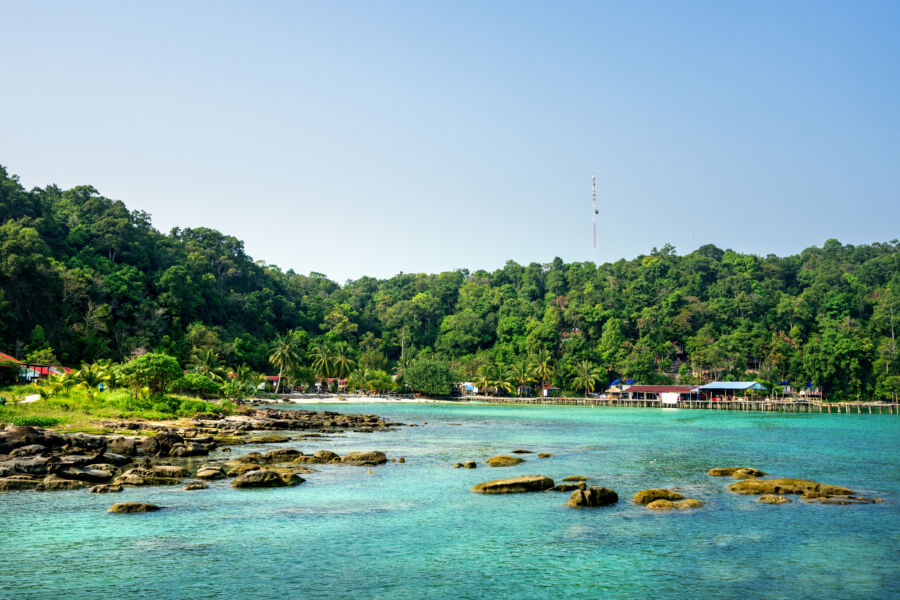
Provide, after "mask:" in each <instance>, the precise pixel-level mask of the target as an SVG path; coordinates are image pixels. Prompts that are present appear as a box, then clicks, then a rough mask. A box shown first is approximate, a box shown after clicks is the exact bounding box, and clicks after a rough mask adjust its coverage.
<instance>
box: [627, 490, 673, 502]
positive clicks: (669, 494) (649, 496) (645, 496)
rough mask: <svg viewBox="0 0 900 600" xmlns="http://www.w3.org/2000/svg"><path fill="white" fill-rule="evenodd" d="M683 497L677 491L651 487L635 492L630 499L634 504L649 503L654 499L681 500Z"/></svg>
mask: <svg viewBox="0 0 900 600" xmlns="http://www.w3.org/2000/svg"><path fill="white" fill-rule="evenodd" d="M682 498H684V495H683V494H679V493H678V492H673V491H672V490H666V489H661V488H652V489H649V490H641V491H639V492H638V493H637V494H635V495H634V498H632V499H631V501H632V502H634V503H635V504H645V505H646V504H650V503H651V502H654V501H655V500H668V501H673V500H681V499H682Z"/></svg>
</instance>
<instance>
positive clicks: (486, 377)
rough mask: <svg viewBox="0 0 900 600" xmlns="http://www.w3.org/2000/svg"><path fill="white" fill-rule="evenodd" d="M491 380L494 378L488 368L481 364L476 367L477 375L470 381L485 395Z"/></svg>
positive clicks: (491, 383)
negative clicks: (479, 366)
mask: <svg viewBox="0 0 900 600" xmlns="http://www.w3.org/2000/svg"><path fill="white" fill-rule="evenodd" d="M493 382H494V378H493V377H492V373H491V370H490V368H488V367H486V366H482V367H481V368H479V369H478V375H476V377H475V380H474V381H473V382H472V383H474V384H475V387H477V388H478V391H479V392H481V393H483V394H484V395H485V396H487V395H488V388H490V387H491V386H492V385H493Z"/></svg>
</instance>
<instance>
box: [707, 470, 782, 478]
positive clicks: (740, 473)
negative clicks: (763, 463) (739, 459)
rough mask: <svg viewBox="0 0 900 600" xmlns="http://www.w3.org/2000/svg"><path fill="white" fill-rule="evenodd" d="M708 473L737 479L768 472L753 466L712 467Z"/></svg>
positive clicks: (762, 474) (761, 475) (759, 475)
mask: <svg viewBox="0 0 900 600" xmlns="http://www.w3.org/2000/svg"><path fill="white" fill-rule="evenodd" d="M706 474H707V475H711V476H713V477H734V478H735V479H750V478H753V477H765V476H766V475H768V473H764V472H763V471H760V470H759V469H754V468H752V467H718V468H715V469H710V470H709V471H708V472H707V473H706Z"/></svg>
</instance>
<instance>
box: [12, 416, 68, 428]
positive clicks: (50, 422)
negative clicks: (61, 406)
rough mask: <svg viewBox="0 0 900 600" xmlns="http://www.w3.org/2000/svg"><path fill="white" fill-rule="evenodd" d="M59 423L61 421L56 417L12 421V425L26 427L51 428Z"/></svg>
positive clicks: (24, 418)
mask: <svg viewBox="0 0 900 600" xmlns="http://www.w3.org/2000/svg"><path fill="white" fill-rule="evenodd" d="M61 422H62V419H57V418H56V417H16V418H14V419H13V420H12V424H13V425H19V426H27V427H53V426H54V425H59V424H60V423H61Z"/></svg>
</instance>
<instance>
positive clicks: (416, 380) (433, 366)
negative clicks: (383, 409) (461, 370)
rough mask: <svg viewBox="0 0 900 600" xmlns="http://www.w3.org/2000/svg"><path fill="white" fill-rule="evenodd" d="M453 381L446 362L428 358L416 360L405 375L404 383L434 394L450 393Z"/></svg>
mask: <svg viewBox="0 0 900 600" xmlns="http://www.w3.org/2000/svg"><path fill="white" fill-rule="evenodd" d="M453 381H454V377H453V373H451V372H450V369H449V368H448V367H447V364H446V363H444V362H442V361H438V360H430V359H427V358H423V359H420V360H417V361H415V362H414V363H413V364H412V365H411V366H410V367H409V368H408V369H407V370H406V373H405V374H404V377H403V383H404V384H405V385H406V387H408V388H409V389H411V390H412V391H414V392H422V393H423V394H428V395H432V396H444V395H447V394H449V393H450V389H451V386H452V385H453Z"/></svg>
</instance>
